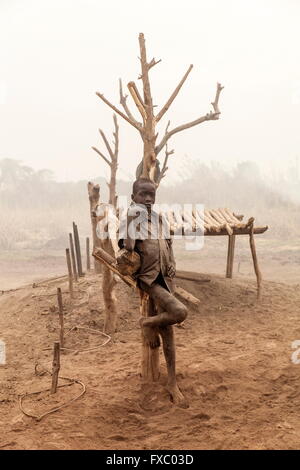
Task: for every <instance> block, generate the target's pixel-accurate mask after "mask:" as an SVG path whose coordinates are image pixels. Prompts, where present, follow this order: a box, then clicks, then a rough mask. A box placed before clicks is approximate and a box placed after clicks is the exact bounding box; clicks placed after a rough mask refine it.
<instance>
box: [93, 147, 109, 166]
mask: <svg viewBox="0 0 300 470" xmlns="http://www.w3.org/2000/svg"><path fill="white" fill-rule="evenodd" d="M92 149H93V150H95V152H97V153H98V155H100V157H102V158H103V160H105V161H106V163H107V164H108V165H109V166H110V167H111V162H110V161H109V160H108V159H107V158H106V157H105V155H103V153H101V152H100V150H98V149H97V148H96V147H92Z"/></svg>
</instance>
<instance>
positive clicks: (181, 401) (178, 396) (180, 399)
mask: <svg viewBox="0 0 300 470" xmlns="http://www.w3.org/2000/svg"><path fill="white" fill-rule="evenodd" d="M166 389H167V390H168V392H169V394H170V395H171V398H172V402H173V403H174V405H177V406H179V407H180V408H188V407H189V402H188V401H187V399H186V398H185V396H184V395H183V394H182V393H181V391H180V389H179V387H178V385H177V384H176V383H175V384H174V385H170V384H167V385H166Z"/></svg>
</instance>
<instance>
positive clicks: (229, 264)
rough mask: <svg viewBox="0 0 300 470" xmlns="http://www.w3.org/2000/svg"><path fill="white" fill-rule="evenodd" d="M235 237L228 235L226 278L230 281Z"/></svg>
mask: <svg viewBox="0 0 300 470" xmlns="http://www.w3.org/2000/svg"><path fill="white" fill-rule="evenodd" d="M234 246H235V235H228V251H227V267H226V277H227V278H230V279H232V273H233V259H234Z"/></svg>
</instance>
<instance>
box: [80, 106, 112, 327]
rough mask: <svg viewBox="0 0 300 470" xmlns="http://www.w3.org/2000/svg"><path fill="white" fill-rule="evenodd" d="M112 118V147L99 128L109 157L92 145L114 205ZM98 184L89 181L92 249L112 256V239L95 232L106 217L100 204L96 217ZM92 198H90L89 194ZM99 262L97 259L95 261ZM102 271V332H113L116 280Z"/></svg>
mask: <svg viewBox="0 0 300 470" xmlns="http://www.w3.org/2000/svg"><path fill="white" fill-rule="evenodd" d="M113 120H114V127H115V130H114V133H113V135H114V142H113V144H114V149H112V147H111V146H110V144H109V142H108V140H107V138H106V136H105V134H104V132H103V131H102V130H101V129H99V132H100V135H101V137H102V139H103V142H104V144H105V146H106V149H107V151H108V155H109V157H106V156H105V155H104V154H103V153H102V152H100V150H98V149H97V148H96V147H92V149H93V150H95V152H97V153H98V155H100V157H101V158H103V160H104V161H105V162H106V163H107V164H108V165H109V167H110V180H109V183H108V188H109V204H111V205H113V206H114V207H116V204H117V194H116V174H117V169H118V154H119V126H118V121H117V116H116V115H115V114H114V116H113ZM97 188H99V185H92V183H89V189H88V190H89V197H90V202H91V200H92V201H93V202H92V203H91V207H92V206H93V222H92V223H93V224H94V225H93V234H94V233H95V238H96V243H95V242H94V249H95V248H96V247H97V246H100V247H101V248H103V249H104V250H105V251H106V252H108V253H109V254H110V255H112V256H114V255H115V249H114V247H113V243H112V240H110V239H109V238H107V237H106V238H103V239H101V238H99V237H98V235H97V232H96V229H97V223H98V222H100V221H101V219H102V218H103V217H107V212H106V209H107V207H106V206H105V205H104V204H102V209H104V211H103V214H102V215H101V216H100V217H97V209H98V207H99V206H101V204H100V197H99V190H100V188H99V189H97ZM90 194H91V196H92V198H91V196H90ZM94 194H97V197H96V198H95V197H94ZM105 229H106V231H107V230H108V227H107V226H106V227H105ZM96 262H97V263H99V261H96ZM102 273H103V279H102V292H103V300H104V305H105V320H104V332H105V333H106V334H113V333H114V332H115V330H116V323H117V306H116V296H115V293H114V287H115V284H116V280H115V278H114V274H113V273H112V272H111V271H110V270H109V269H108V268H107V267H106V266H102Z"/></svg>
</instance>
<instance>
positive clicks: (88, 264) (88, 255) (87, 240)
mask: <svg viewBox="0 0 300 470" xmlns="http://www.w3.org/2000/svg"><path fill="white" fill-rule="evenodd" d="M86 269H87V271H90V270H91V260H90V239H89V237H86Z"/></svg>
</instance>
